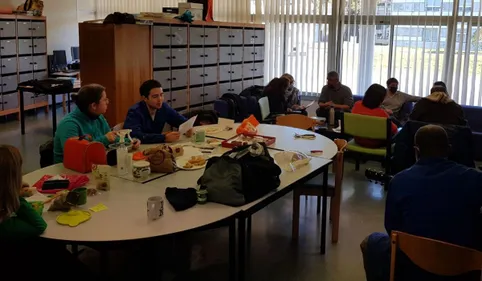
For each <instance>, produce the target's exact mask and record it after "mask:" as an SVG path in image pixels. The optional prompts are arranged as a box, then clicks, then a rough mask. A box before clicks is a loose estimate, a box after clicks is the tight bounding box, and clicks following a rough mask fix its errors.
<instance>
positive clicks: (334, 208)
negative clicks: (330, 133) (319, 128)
mask: <svg viewBox="0 0 482 281" xmlns="http://www.w3.org/2000/svg"><path fill="white" fill-rule="evenodd" d="M335 144H336V146H337V147H338V153H337V154H336V156H335V159H334V161H333V165H334V166H333V167H334V173H335V184H334V185H329V186H328V194H323V189H322V187H321V184H320V183H321V182H322V180H321V179H320V176H321V177H322V175H320V176H317V177H315V178H313V179H312V180H310V181H308V182H306V183H305V184H302V185H300V186H297V187H296V188H295V189H294V191H293V228H292V238H293V240H297V239H298V236H299V220H300V196H302V195H307V196H318V199H320V198H321V196H329V197H331V199H330V218H331V220H332V228H331V242H332V243H338V233H339V228H340V207H341V195H342V183H343V168H344V162H343V155H344V152H345V149H346V147H347V145H348V143H347V141H346V140H343V139H335ZM319 207H320V200H318V210H319ZM318 213H319V211H318Z"/></svg>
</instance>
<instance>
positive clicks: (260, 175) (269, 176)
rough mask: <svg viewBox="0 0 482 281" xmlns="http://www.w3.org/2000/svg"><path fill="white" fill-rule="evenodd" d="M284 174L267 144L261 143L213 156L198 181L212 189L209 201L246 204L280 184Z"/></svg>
mask: <svg viewBox="0 0 482 281" xmlns="http://www.w3.org/2000/svg"><path fill="white" fill-rule="evenodd" d="M280 174H281V169H280V167H279V166H278V165H276V163H275V162H274V159H273V157H271V156H270V155H269V152H268V148H267V147H266V145H265V144H264V143H257V144H254V145H246V146H241V147H237V148H234V149H233V150H231V151H228V152H226V153H224V154H223V155H222V156H220V157H213V158H211V159H209V160H208V162H207V164H206V169H205V171H204V174H203V175H202V177H201V178H199V180H198V184H199V185H200V186H201V187H202V188H205V189H206V190H207V191H208V201H211V202H216V203H220V204H225V205H229V206H242V205H245V204H247V203H250V202H253V201H255V200H257V199H259V198H261V197H263V196H264V195H266V194H267V193H269V192H270V191H272V190H274V189H276V188H278V187H279V185H280V179H279V175H280Z"/></svg>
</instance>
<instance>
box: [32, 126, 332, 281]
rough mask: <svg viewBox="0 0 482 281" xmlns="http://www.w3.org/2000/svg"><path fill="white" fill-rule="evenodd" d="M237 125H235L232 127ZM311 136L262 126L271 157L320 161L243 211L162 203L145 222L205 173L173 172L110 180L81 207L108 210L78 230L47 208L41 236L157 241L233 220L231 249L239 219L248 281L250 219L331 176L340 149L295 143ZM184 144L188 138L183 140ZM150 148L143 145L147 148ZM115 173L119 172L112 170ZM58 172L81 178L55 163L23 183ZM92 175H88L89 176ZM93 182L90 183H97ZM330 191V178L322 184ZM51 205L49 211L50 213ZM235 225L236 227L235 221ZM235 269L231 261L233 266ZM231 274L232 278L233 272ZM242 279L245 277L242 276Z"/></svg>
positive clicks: (284, 177) (323, 142)
mask: <svg viewBox="0 0 482 281" xmlns="http://www.w3.org/2000/svg"><path fill="white" fill-rule="evenodd" d="M236 126H238V124H235V125H234V127H236ZM296 133H298V134H308V133H310V134H313V132H310V131H305V130H299V129H295V128H289V127H282V126H276V125H265V124H261V125H260V126H259V133H258V134H259V135H265V136H273V137H276V142H275V143H274V144H273V145H271V146H270V147H269V148H271V149H270V154H271V155H273V156H274V155H275V154H276V153H279V152H280V151H282V150H290V151H291V150H293V151H300V152H304V153H309V151H310V150H323V155H322V157H313V158H312V159H311V161H310V163H309V164H308V165H306V166H303V167H301V168H299V169H297V170H296V171H293V172H287V171H283V172H282V174H281V176H280V180H281V184H280V186H279V187H278V189H276V190H275V191H273V192H271V193H269V194H267V195H266V196H264V197H262V198H260V199H258V200H256V201H254V202H251V203H249V204H246V205H245V206H241V207H230V206H225V205H221V204H216V203H208V204H205V205H195V206H194V207H192V208H190V209H188V210H186V211H182V212H176V211H175V210H174V209H173V208H172V206H171V205H170V204H169V203H168V202H167V200H166V199H164V215H163V217H161V218H160V219H159V220H156V221H149V220H148V219H147V211H146V205H147V199H148V198H149V197H151V196H163V197H165V196H164V194H165V190H166V188H167V187H179V188H187V187H196V186H197V180H198V179H199V177H200V176H201V175H202V174H203V169H201V170H195V171H177V172H175V173H173V174H169V175H166V176H164V177H161V178H158V179H155V180H153V181H151V182H148V183H146V184H142V183H136V182H133V181H129V180H126V179H122V178H118V177H113V176H111V177H110V180H111V190H110V191H107V192H100V194H98V195H96V196H93V197H89V198H88V201H87V204H86V205H84V206H81V207H80V209H83V210H88V209H89V208H91V207H93V206H95V205H97V204H100V203H101V204H104V205H105V206H107V208H108V209H107V210H105V211H101V212H98V213H92V218H91V219H90V220H89V221H87V222H85V223H83V224H80V225H79V226H77V227H68V226H61V225H59V224H57V223H56V217H57V216H58V215H59V213H58V212H47V211H46V210H44V214H43V217H44V219H45V221H46V222H47V224H48V227H47V230H46V231H45V233H44V234H43V235H42V237H43V238H46V239H54V240H60V241H64V242H78V243H82V242H86V243H89V242H119V241H132V240H139V239H146V238H152V237H159V236H164V235H169V234H176V233H181V232H186V231H192V230H196V229H200V228H204V227H208V226H210V225H215V224H217V223H219V222H225V221H228V222H229V226H230V248H231V246H232V245H231V241H233V243H234V237H231V236H233V235H231V234H234V220H235V219H236V218H237V219H238V223H239V227H238V235H239V236H240V237H239V253H238V255H239V266H240V273H239V276H240V280H243V278H244V258H245V256H244V255H245V253H244V250H245V241H246V221H247V227H248V244H249V237H250V219H251V215H252V214H254V213H256V212H257V211H259V210H261V209H263V208H264V207H266V206H267V205H268V204H270V203H272V202H274V201H276V200H277V199H279V198H281V197H282V196H284V195H286V194H287V193H289V192H290V191H292V190H293V188H294V186H295V185H296V184H297V183H300V182H302V181H306V180H308V179H310V178H312V177H314V176H316V175H318V174H320V173H325V179H326V175H327V173H328V165H329V164H330V163H331V159H332V158H333V157H334V156H335V155H336V153H337V147H336V145H335V143H334V142H333V141H331V140H330V139H328V138H326V137H324V136H322V135H319V134H315V135H316V138H315V139H314V140H306V139H295V138H294V135H295V134H296ZM235 135H236V128H233V130H231V131H223V132H220V133H218V134H213V135H211V137H216V138H220V139H228V138H231V137H233V136H235ZM182 141H184V142H185V141H186V139H184V140H182ZM145 147H148V146H142V148H145ZM225 151H228V149H225V148H220V149H217V152H218V153H217V154H218V155H219V154H222V153H223V152H225ZM112 171H113V172H115V169H114V168H113V170H112ZM46 174H48V175H56V174H77V173H75V172H73V171H69V170H67V169H65V168H64V167H63V165H62V164H57V165H54V166H50V167H47V168H44V169H40V170H37V171H35V172H32V173H29V174H27V175H25V176H24V181H26V182H27V183H29V184H31V185H32V184H34V183H35V182H36V181H38V180H39V179H40V178H41V177H42V176H43V175H46ZM89 177H90V175H89ZM93 184H94V182H93V181H91V183H89V185H93ZM323 186H324V188H327V185H326V180H325V181H324V184H323ZM326 203H327V202H326V197H324V198H323V206H322V207H323V212H322V216H323V221H322V246H321V247H322V249H324V241H325V239H324V236H325V235H326V231H325V228H326V212H327V210H326ZM47 208H48V207H46V209H47ZM231 222H232V223H231ZM233 255H234V250H233V251H231V250H230V260H232V259H231V257H233ZM230 265H232V262H230ZM230 274H234V273H232V272H231V270H230ZM241 277H242V278H241Z"/></svg>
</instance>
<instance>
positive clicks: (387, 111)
mask: <svg viewBox="0 0 482 281" xmlns="http://www.w3.org/2000/svg"><path fill="white" fill-rule="evenodd" d="M385 112H386V113H388V114H389V115H392V114H393V111H392V110H390V109H385Z"/></svg>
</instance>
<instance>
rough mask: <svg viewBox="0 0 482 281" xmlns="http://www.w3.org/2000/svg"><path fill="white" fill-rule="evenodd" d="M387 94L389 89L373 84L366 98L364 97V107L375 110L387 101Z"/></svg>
mask: <svg viewBox="0 0 482 281" xmlns="http://www.w3.org/2000/svg"><path fill="white" fill-rule="evenodd" d="M386 94H387V89H385V87H383V86H382V85H380V84H373V85H371V86H370V87H368V89H367V91H366V92H365V96H363V101H362V103H363V105H364V106H366V107H368V108H370V109H375V108H377V107H380V105H381V104H382V102H383V100H384V99H385V95H386Z"/></svg>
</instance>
